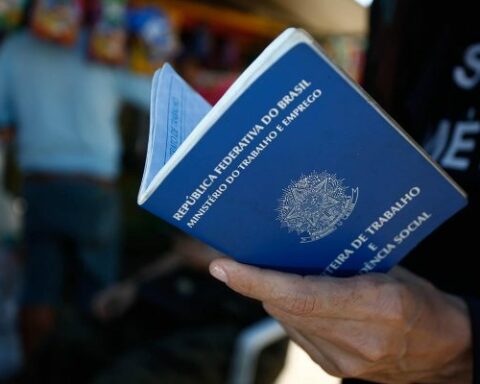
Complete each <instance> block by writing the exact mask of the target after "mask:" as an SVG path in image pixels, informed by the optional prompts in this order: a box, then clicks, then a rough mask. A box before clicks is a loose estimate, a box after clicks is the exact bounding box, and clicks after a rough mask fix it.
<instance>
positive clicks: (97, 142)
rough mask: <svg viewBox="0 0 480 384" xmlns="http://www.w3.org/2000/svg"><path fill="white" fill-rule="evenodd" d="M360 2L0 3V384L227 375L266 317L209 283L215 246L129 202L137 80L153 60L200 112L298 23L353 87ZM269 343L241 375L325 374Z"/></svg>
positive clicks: (138, 112)
mask: <svg viewBox="0 0 480 384" xmlns="http://www.w3.org/2000/svg"><path fill="white" fill-rule="evenodd" d="M369 5H370V4H369V2H368V1H367V0H364V1H360V0H358V2H357V1H354V0H297V1H295V2H292V1H287V0H268V1H262V2H251V1H242V0H224V1H220V0H203V1H183V0H129V1H127V0H91V1H87V0H83V1H80V0H36V1H33V0H32V1H29V0H0V383H43V382H45V383H57V382H58V383H67V382H68V383H157V382H162V383H224V382H228V381H229V380H230V381H231V380H232V377H231V372H232V364H233V363H232V362H233V360H234V354H235V345H236V342H237V341H238V339H239V337H241V335H242V332H243V331H244V330H246V329H249V327H251V326H254V325H255V324H258V322H260V321H261V320H262V319H264V318H265V316H266V314H265V313H264V312H263V309H262V308H261V306H260V305H258V304H257V303H255V302H251V301H249V300H247V299H245V298H241V297H238V296H236V295H235V294H234V293H232V292H230V291H228V290H226V289H225V288H224V287H223V286H221V285H220V284H217V283H216V282H215V281H213V280H212V279H211V278H210V277H209V276H208V274H207V272H206V266H207V265H208V262H209V261H210V260H211V259H212V258H214V257H217V256H218V254H217V253H216V251H214V250H212V249H210V248H208V247H207V246H204V245H203V244H200V243H198V242H196V241H195V240H193V239H189V238H186V237H185V236H184V235H182V234H180V233H177V232H176V231H175V230H174V229H172V228H170V227H169V226H168V225H167V224H165V223H163V222H161V221H160V220H159V219H157V218H156V217H153V216H151V215H149V214H148V213H146V212H145V211H143V210H141V209H139V208H138V207H137V205H136V195H137V192H138V189H139V185H140V180H141V177H142V173H143V166H144V160H145V154H146V146H147V140H148V124H149V101H150V93H149V92H150V90H149V86H150V78H151V76H152V74H153V72H154V71H155V70H156V69H157V68H159V67H160V66H161V65H162V64H163V63H164V62H166V61H168V62H170V63H172V65H173V66H174V67H175V68H176V70H177V71H178V72H179V73H180V74H181V75H182V76H183V77H184V78H185V79H186V80H187V81H188V82H189V83H190V84H191V85H192V86H193V87H194V88H195V89H196V90H197V91H198V92H199V93H200V94H201V95H202V96H203V97H204V98H205V99H206V100H207V101H208V102H209V103H211V104H215V103H216V102H217V100H218V99H219V98H220V97H221V96H222V95H223V93H224V92H225V91H226V89H228V87H229V86H230V85H231V84H232V82H233V81H234V80H235V78H236V77H237V76H238V75H239V74H240V73H241V71H242V70H243V69H244V68H245V67H246V66H248V64H249V63H250V62H251V61H252V60H253V59H254V58H255V57H256V56H257V55H258V54H259V53H260V52H261V51H262V49H263V48H265V47H266V45H268V43H269V42H271V41H272V40H273V39H274V37H275V36H277V35H278V34H279V33H280V32H281V31H282V30H283V29H285V28H286V27H289V26H298V27H303V28H305V29H306V30H307V31H308V32H309V33H311V34H312V35H314V36H315V37H316V38H317V40H318V41H319V42H320V43H321V45H322V48H323V49H324V50H325V51H326V52H327V54H328V55H329V56H330V57H331V58H332V59H333V60H334V61H335V62H336V63H338V64H339V65H340V66H341V67H342V68H343V69H344V70H345V71H346V72H347V73H348V74H349V75H350V76H351V77H352V78H354V79H355V80H357V81H359V82H361V80H362V79H361V73H362V69H363V65H364V57H365V55H364V51H365V44H366V43H365V42H366V33H367V25H368V7H369ZM98 260H102V261H100V262H99V261H98ZM277 336H278V337H277ZM277 336H276V337H273V338H272V342H271V343H267V345H266V346H265V348H264V347H262V348H261V356H260V358H259V360H258V362H255V367H256V368H255V372H256V373H255V380H256V382H258V383H260V382H263V383H274V382H277V383H282V384H286V383H299V382H302V383H307V382H308V383H310V382H321V383H328V382H332V383H334V382H336V380H335V379H333V378H328V377H327V376H326V375H324V374H323V373H320V372H319V368H318V367H316V366H315V364H313V363H311V362H310V361H309V358H308V357H307V356H306V355H305V354H304V353H303V352H301V351H300V350H298V348H296V347H294V346H292V345H289V344H288V341H287V340H286V338H285V337H282V335H277ZM243 384H248V383H246V382H245V383H243Z"/></svg>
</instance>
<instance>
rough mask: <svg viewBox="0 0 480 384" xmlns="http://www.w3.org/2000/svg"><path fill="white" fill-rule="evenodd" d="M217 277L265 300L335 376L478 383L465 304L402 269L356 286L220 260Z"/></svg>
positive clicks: (213, 268) (357, 280)
mask: <svg viewBox="0 0 480 384" xmlns="http://www.w3.org/2000/svg"><path fill="white" fill-rule="evenodd" d="M210 272H211V273H212V275H213V276H215V277H217V278H218V279H219V280H222V281H224V282H225V283H226V284H227V285H228V286H229V287H230V288H232V289H234V290H235V291H237V292H239V293H241V294H243V295H246V296H248V297H252V298H254V299H258V300H261V301H262V302H263V305H264V307H265V309H266V310H267V312H269V313H270V314H271V315H272V316H274V317H276V318H277V319H278V320H279V321H280V322H281V323H282V325H283V326H284V327H285V329H286V331H287V332H288V334H289V335H290V336H291V338H292V339H293V340H294V341H296V342H297V343H298V344H299V345H300V346H301V347H302V348H304V349H305V350H306V351H307V353H308V354H309V355H310V357H311V358H312V359H313V360H314V361H316V362H317V363H318V364H319V365H321V366H322V368H323V369H325V370H326V371H327V372H328V373H330V374H332V375H334V376H337V377H356V378H361V379H366V380H372V381H377V382H381V383H437V384H438V383H455V384H458V383H471V382H472V369H473V368H472V365H473V364H472V351H471V348H472V347H471V340H470V339H471V333H470V322H469V317H468V312H467V307H466V304H465V303H464V302H463V300H461V299H459V298H457V297H454V296H450V295H448V294H446V293H444V292H441V291H439V290H438V289H436V288H435V287H433V286H432V285H431V284H430V283H428V282H427V281H425V280H423V279H421V278H419V277H417V276H415V275H413V274H411V273H409V272H407V271H406V270H404V269H402V268H397V269H395V270H394V271H392V272H391V273H390V274H369V275H362V276H355V277H350V278H333V277H323V276H305V277H302V276H299V275H293V274H287V273H281V272H275V271H270V270H264V269H259V268H255V267H252V266H246V265H242V264H239V263H236V262H234V261H232V260H227V259H219V260H216V261H213V262H212V263H211V265H210Z"/></svg>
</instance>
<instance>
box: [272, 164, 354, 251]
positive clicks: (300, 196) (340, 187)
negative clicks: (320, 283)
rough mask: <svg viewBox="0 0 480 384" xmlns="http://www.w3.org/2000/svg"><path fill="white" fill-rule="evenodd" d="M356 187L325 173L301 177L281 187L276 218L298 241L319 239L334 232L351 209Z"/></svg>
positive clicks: (307, 241) (304, 241) (313, 173)
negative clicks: (297, 237) (298, 236)
mask: <svg viewBox="0 0 480 384" xmlns="http://www.w3.org/2000/svg"><path fill="white" fill-rule="evenodd" d="M357 199H358V188H350V187H348V186H345V185H344V184H343V179H339V178H337V177H336V175H333V174H330V173H328V172H321V173H317V172H312V173H311V174H310V175H308V176H303V175H302V176H301V177H300V179H299V180H297V181H293V182H291V183H290V185H289V186H288V187H287V188H285V189H284V190H283V196H282V197H281V198H280V204H279V207H278V209H277V210H278V212H279V214H278V220H279V221H280V222H281V224H282V227H287V228H288V231H289V232H296V233H297V234H299V235H302V234H306V235H307V236H303V237H301V242H302V243H309V242H312V241H316V240H319V239H321V238H323V237H325V236H327V235H329V234H330V233H332V232H333V231H335V230H336V229H337V228H338V227H339V226H340V225H342V223H343V221H344V220H345V219H347V218H348V217H349V216H350V214H351V213H352V211H353V209H354V208H355V204H356V203H357Z"/></svg>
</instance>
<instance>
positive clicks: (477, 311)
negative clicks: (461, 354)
mask: <svg viewBox="0 0 480 384" xmlns="http://www.w3.org/2000/svg"><path fill="white" fill-rule="evenodd" d="M465 300H466V302H467V305H468V310H469V312H470V322H471V327H472V344H473V384H480V300H478V299H473V298H471V297H466V298H465Z"/></svg>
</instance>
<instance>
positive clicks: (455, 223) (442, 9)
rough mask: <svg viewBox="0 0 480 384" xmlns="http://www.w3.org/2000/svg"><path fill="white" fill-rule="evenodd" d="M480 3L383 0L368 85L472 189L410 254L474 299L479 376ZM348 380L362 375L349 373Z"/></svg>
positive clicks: (374, 18) (375, 13) (377, 5)
mask: <svg viewBox="0 0 480 384" xmlns="http://www.w3.org/2000/svg"><path fill="white" fill-rule="evenodd" d="M479 10H480V4H478V2H476V1H467V0H457V1H456V2H454V3H451V2H439V1H433V0H422V1H418V0H417V1H415V0H402V1H388V0H377V1H375V2H374V4H373V5H372V9H371V19H370V27H371V29H370V45H369V49H368V54H367V66H366V71H365V84H364V86H365V88H366V90H367V92H369V93H370V94H371V95H372V96H373V97H374V99H376V100H377V102H378V103H379V104H380V105H381V106H382V107H383V108H384V109H386V110H387V112H388V113H390V114H391V115H392V117H393V118H394V119H395V120H397V121H398V122H399V124H400V125H401V126H402V127H403V128H404V129H405V130H406V131H407V132H409V133H410V134H411V135H412V136H413V137H414V138H415V139H416V140H417V141H418V142H419V143H420V144H422V145H423V146H424V148H425V149H426V150H427V151H428V152H429V153H430V154H431V155H432V157H433V158H434V159H435V160H436V161H437V162H438V163H439V164H440V165H441V166H442V167H443V168H444V169H445V170H446V171H447V173H449V174H450V175H451V176H452V177H453V178H454V179H455V180H456V181H457V183H458V184H460V186H461V187H462V188H463V189H464V190H465V191H466V192H467V194H468V195H469V205H468V206H467V208H465V209H464V210H463V211H462V212H460V213H459V214H457V215H456V216H454V217H453V218H452V219H450V220H449V221H447V222H446V223H445V224H444V225H443V226H441V227H440V228H439V229H438V230H437V231H435V232H434V233H433V234H432V235H430V236H429V237H428V238H427V239H425V240H424V241H423V242H422V243H421V244H420V245H419V246H418V247H417V248H416V249H415V250H413V251H412V252H411V253H410V254H409V255H408V256H407V257H406V258H405V260H404V261H403V263H402V264H403V265H404V266H405V267H407V268H408V269H409V270H411V271H413V272H415V273H417V274H419V275H421V276H423V277H425V278H427V279H428V280H430V281H431V282H432V283H433V284H435V285H436V286H437V287H438V288H440V289H442V290H444V291H447V292H450V293H453V294H457V295H461V296H463V297H464V298H466V299H467V302H468V304H469V309H470V313H471V317H472V329H473V342H474V358H475V372H474V375H475V379H474V382H475V383H480V377H479V376H480V356H479V355H480V350H479V351H478V352H477V350H478V348H479V344H480V334H477V331H476V330H477V329H479V331H478V332H479V333H480V304H479V303H480V302H478V301H477V300H478V299H480V275H479V274H478V272H477V271H476V269H475V268H473V263H474V261H475V258H476V257H478V256H479V255H480V252H479V250H478V248H479V247H478V244H479V236H480V230H479V225H478V224H477V220H478V218H479V217H480V27H479V25H480V24H479V21H480V20H479V18H480V16H479V15H480V12H479ZM345 382H348V383H354V382H360V381H353V380H352V381H350V380H345Z"/></svg>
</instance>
